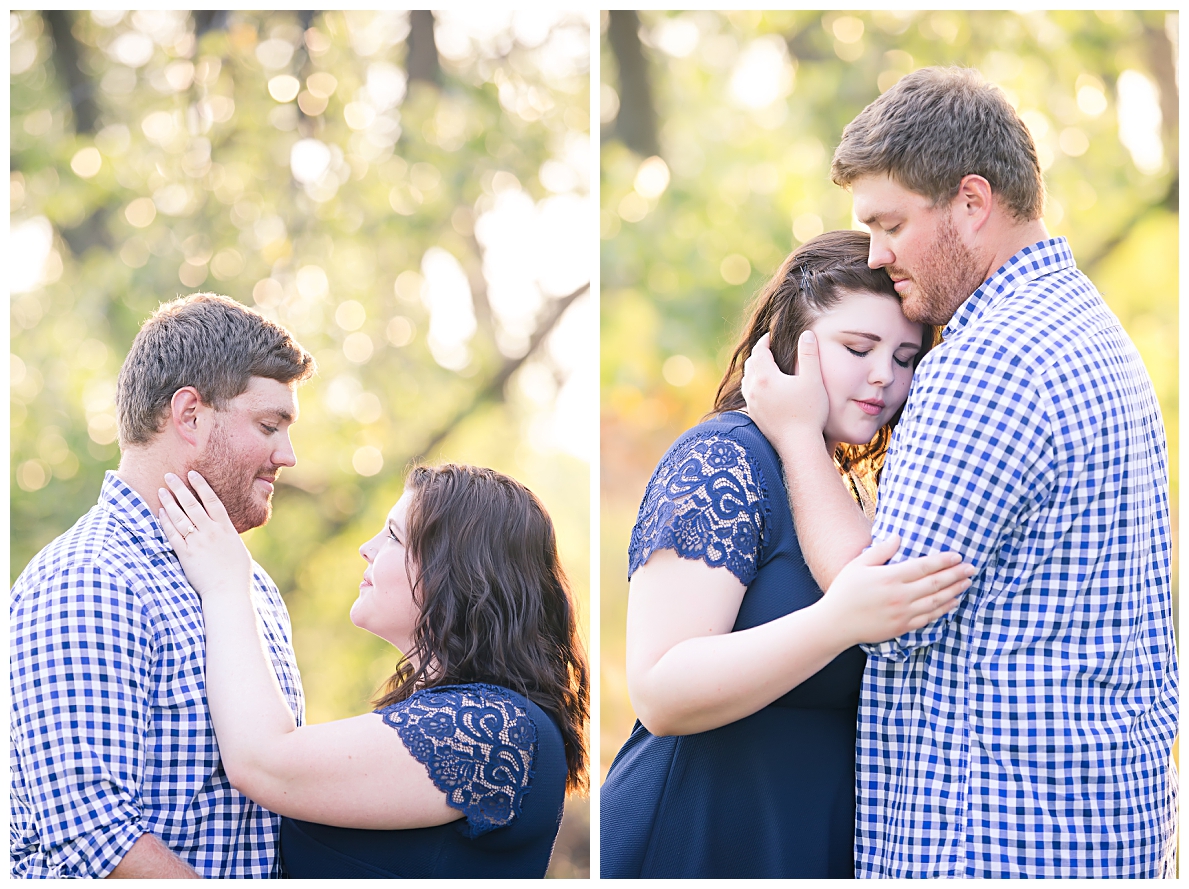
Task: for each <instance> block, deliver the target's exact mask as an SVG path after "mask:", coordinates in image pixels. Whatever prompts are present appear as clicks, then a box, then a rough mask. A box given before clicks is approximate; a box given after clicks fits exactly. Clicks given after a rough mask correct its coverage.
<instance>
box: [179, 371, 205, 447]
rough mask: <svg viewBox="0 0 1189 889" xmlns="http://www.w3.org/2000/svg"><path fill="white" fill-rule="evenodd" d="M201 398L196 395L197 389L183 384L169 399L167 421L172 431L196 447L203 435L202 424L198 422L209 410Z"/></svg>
mask: <svg viewBox="0 0 1189 889" xmlns="http://www.w3.org/2000/svg"><path fill="white" fill-rule="evenodd" d="M209 410H210V408H208V407H207V406H206V405H205V404H203V403H202V399H201V398H199V397H198V390H197V389H195V388H194V387H193V386H183V387H182V388H181V389H178V391H177V392H174V393H173V398H171V399H170V401H169V422H170V425H171V426H173V428H174V431H175V432H177V434H178V435H179V436H180V437H181V439H182V440H183V441H184V442H186V444H188V445H190V446H191V447H197V446H198V445H199V443H200V441H201V440H202V438H204V437H205V430H204V429H203V428H202V426H203V425H204V424H202V423H201V422H200V420H201V419H202V418H203V416H204V415H205V414H206V412H207V411H209Z"/></svg>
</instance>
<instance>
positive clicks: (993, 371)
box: [863, 337, 1055, 660]
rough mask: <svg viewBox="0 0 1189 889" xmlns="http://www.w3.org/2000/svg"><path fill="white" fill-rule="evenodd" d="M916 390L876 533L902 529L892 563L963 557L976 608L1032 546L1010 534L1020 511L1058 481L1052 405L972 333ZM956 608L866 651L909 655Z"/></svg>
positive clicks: (927, 371)
mask: <svg viewBox="0 0 1189 889" xmlns="http://www.w3.org/2000/svg"><path fill="white" fill-rule="evenodd" d="M947 345H948V344H947ZM930 359H933V360H931V361H930ZM913 389H914V392H913V396H912V398H911V400H910V404H916V405H924V406H925V407H924V408H923V409H918V410H916V411H910V410H906V411H905V415H904V416H903V417H902V418H901V421H900V423H899V425H898V426H897V428H896V432H895V434H894V437H893V442H892V447H891V450H890V452H889V455H888V460H887V463H886V465H885V469H884V474H883V478H882V479H881V481H880V490H879V504H878V508H877V510H876V517H875V525H874V527H873V528H872V534H873V536H874V537H875V538H876V539H881V538H883V537H887V536H889V535H891V534H898V535H900V540H901V547H900V551H899V552H898V553H897V554H896V556H895V557H894V558H893V560H892V561H894V562H899V561H902V560H904V559H907V558H911V557H913V556H923V555H928V554H930V553H936V552H943V551H948V550H953V551H956V552H959V553H961V555H962V558H963V559H964V560H966V561H967V562H970V563H971V564H973V565H974V566H975V568H976V569H977V570H978V573H977V574H976V575H975V577H974V583H973V584H972V585H971V587H970V588H969V589H968V590H967V592H966V593H965V594H963V595H964V598H965V599H966V600H967V601H966V602H964V603H963V605H962V606H960V608H961V607H972V606H973V607H977V606H978V604H979V603H981V602H982V601H985V600H986V598H987V597H988V596H993V595H996V594H997V593H998V592H999V591H998V590H997V589H996V583H995V576H996V567H997V565H999V564H1001V563H1003V562H1004V561H1005V560H1006V559H1009V558H1011V556H1012V554H1013V551H1014V549H1015V548H1016V547H1017V546H1026V545H1027V542H1026V541H1013V540H1012V539H1011V534H1012V532H1013V529H1015V528H1018V527H1019V526H1020V524H1021V523H1020V521H1019V519H1020V517H1021V516H1023V515H1026V514H1027V513H1028V512H1029V511H1030V510H1032V509H1034V508H1035V507H1036V505H1038V504H1039V503H1041V502H1043V501H1044V499H1045V498H1046V497H1047V496H1048V494H1049V491H1050V489H1051V488H1052V485H1053V483H1054V481H1053V480H1054V477H1055V476H1054V472H1055V467H1054V465H1053V462H1052V460H1053V455H1054V448H1053V438H1052V433H1051V430H1050V423H1049V411H1048V409H1047V406H1046V405H1045V404H1044V402H1043V400H1042V398H1041V395H1040V394H1039V389H1038V388H1037V386H1036V385H1035V380H1034V378H1033V376H1032V374H1031V373H1030V372H1029V369H1028V367H1027V366H1025V365H1023V364H1021V363H1020V362H1018V361H1014V360H1012V359H1011V358H1010V357H1006V356H1005V355H1004V354H1003V352H1002V350H1001V349H998V350H996V349H994V348H992V347H991V346H990V345H989V344H988V343H986V342H984V341H981V340H978V339H975V338H973V337H972V338H970V339H969V341H966V342H959V343H954V344H952V345H950V346H949V348H946V349H945V350H944V354H939V353H932V354H931V355H930V356H929V357H928V358H927V359H926V361H925V362H923V363H922V368H921V369H920V370H919V371H918V378H917V379H916V380H914V381H913ZM918 390H919V391H918ZM956 613H957V610H955V611H951V612H949V613H948V614H946V615H945V616H943V617H941V618H939V619H937V620H935V621H933V622H932V623H931V624H928V625H927V626H925V627H922V628H921V629H919V630H913V631H910V632H908V633H905V634H904V635H902V636H899V637H898V638H896V639H892V640H890V641H888V642H882V643H879V644H878V645H864V646H863V648H864V649H865V650H866V651H867V653H868V654H869V655H871V656H874V657H882V658H890V659H893V660H903V659H905V658H907V657H908V656H909V655H910V654H911V653H912V651H914V650H916V649H919V648H923V647H925V646H928V645H932V644H933V643H934V642H936V641H937V640H938V639H939V638H940V636H941V634H942V633H943V632H944V631H945V629H946V627H947V626H948V624H949V623H950V621H952V620H953V619H954V615H955V614H956Z"/></svg>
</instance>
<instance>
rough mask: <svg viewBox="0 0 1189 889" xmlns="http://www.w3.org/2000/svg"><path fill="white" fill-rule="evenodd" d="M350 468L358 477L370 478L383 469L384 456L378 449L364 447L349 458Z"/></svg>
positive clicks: (369, 446) (368, 446)
mask: <svg viewBox="0 0 1189 889" xmlns="http://www.w3.org/2000/svg"><path fill="white" fill-rule="evenodd" d="M351 466H352V467H353V468H354V469H355V471H356V472H357V473H359V474H360V475H362V476H365V477H369V478H370V477H371V476H373V475H376V474H378V473H379V472H380V470H381V469H383V468H384V455H383V454H381V453H380V449H379V448H374V447H372V446H371V445H364V446H363V447H361V448H358V449H357V450H356V451H355V453H354V454H353V455H352V456H351Z"/></svg>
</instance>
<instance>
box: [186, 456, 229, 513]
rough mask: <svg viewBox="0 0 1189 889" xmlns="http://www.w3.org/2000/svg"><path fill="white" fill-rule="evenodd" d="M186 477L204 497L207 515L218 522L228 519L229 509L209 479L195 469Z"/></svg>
mask: <svg viewBox="0 0 1189 889" xmlns="http://www.w3.org/2000/svg"><path fill="white" fill-rule="evenodd" d="M186 477H187V478H188V479H189V480H190V484H191V485H193V486H194V490H195V491H196V492H197V493H198V496H199V497H200V498H201V499H202V505H203V506H204V507H205V508H206V513H207V515H209V516H210V517H211V518H212V519H214V520H215V521H216V522H221V521H223V520H225V519H227V510H226V509H225V508H224V507H223V501H222V500H220V499H219V495H218V494H216V493H215V489H214V488H212V487H211V486H210V485H209V484H208V483H207V480H206V479H204V478H203V477H202V475H201V474H200V473H198V472H197V471H195V470H193V469H191V470H190V473H189V474H188V475H187V476H186Z"/></svg>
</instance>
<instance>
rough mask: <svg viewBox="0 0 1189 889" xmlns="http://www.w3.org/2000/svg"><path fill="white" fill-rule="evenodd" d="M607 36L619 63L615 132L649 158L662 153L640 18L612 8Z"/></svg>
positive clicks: (633, 11)
mask: <svg viewBox="0 0 1189 889" xmlns="http://www.w3.org/2000/svg"><path fill="white" fill-rule="evenodd" d="M607 37H608V39H609V40H610V42H611V51H612V52H613V53H614V54H615V62H616V64H618V65H619V115H618V116H617V117H616V118H615V134H616V135H617V136H618V137H619V138H620V139H621V140H623V144H624V145H626V146H627V147H628V148H630V149H632V151H635V152H637V153H638V154H642V155H644V156H645V157H651V156H652V155H654V154H660V147H659V144H658V142H657V137H656V133H657V126H656V108H655V106H654V105H653V102H652V80H651V78H650V75H649V72H648V60H647V59H646V58H645V56H644V48H643V46H641V44H640V19H639V17H638V16H637V15H636V12H635V10H631V9H613V10H611V22H610V25H609V27H608V29H607Z"/></svg>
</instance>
